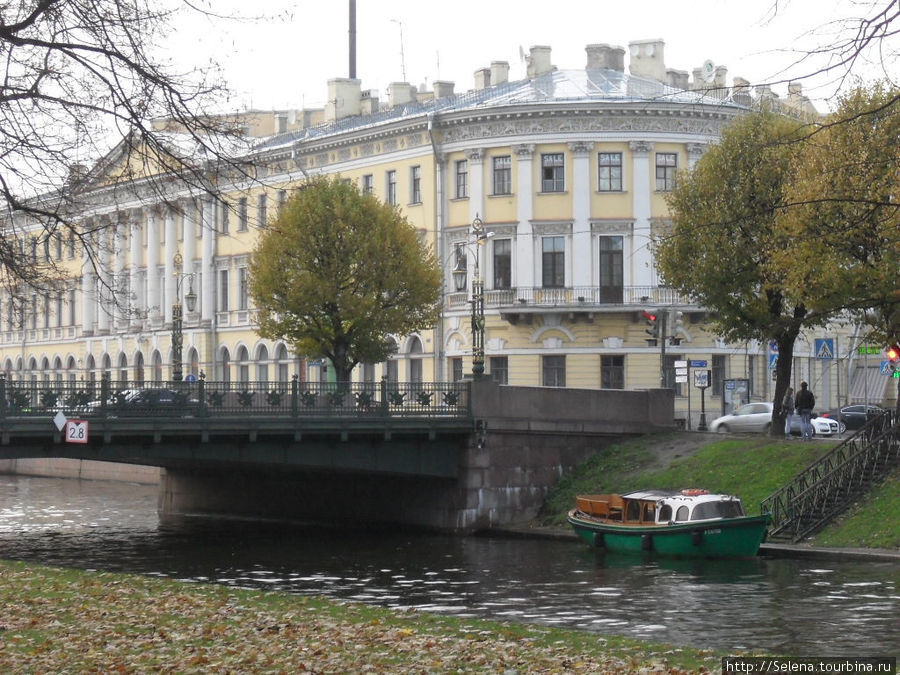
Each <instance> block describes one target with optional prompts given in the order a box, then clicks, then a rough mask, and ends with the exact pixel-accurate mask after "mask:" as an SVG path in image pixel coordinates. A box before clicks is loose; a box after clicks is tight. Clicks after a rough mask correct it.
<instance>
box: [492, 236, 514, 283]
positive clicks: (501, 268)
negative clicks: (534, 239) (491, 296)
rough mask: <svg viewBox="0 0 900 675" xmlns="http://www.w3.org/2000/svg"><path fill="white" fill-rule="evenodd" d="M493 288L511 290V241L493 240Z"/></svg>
mask: <svg viewBox="0 0 900 675" xmlns="http://www.w3.org/2000/svg"><path fill="white" fill-rule="evenodd" d="M493 262H494V288H497V289H509V288H512V240H511V239H495V240H494V261H493Z"/></svg>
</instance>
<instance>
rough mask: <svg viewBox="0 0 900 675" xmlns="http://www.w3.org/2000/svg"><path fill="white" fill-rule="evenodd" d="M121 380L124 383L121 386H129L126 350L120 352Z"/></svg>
mask: <svg viewBox="0 0 900 675" xmlns="http://www.w3.org/2000/svg"><path fill="white" fill-rule="evenodd" d="M119 381H120V382H121V383H122V384H121V385H120V386H121V387H123V388H124V387H126V386H128V357H127V356H125V352H122V353H121V354H119Z"/></svg>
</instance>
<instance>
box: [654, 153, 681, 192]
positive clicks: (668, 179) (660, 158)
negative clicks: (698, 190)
mask: <svg viewBox="0 0 900 675" xmlns="http://www.w3.org/2000/svg"><path fill="white" fill-rule="evenodd" d="M677 169H678V155H677V154H675V153H674V152H657V153H656V189H657V191H659V192H668V191H669V190H672V189H673V188H674V187H675V171H676V170H677Z"/></svg>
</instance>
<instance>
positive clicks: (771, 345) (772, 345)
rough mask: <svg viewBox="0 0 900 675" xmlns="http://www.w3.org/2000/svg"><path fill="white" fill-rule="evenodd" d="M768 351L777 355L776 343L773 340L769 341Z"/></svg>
mask: <svg viewBox="0 0 900 675" xmlns="http://www.w3.org/2000/svg"><path fill="white" fill-rule="evenodd" d="M769 351H770V352H775V353H776V354H777V353H778V343H777V342H775V340H769Z"/></svg>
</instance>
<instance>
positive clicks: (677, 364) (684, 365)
mask: <svg viewBox="0 0 900 675" xmlns="http://www.w3.org/2000/svg"><path fill="white" fill-rule="evenodd" d="M675 367H676V368H687V367H688V362H687V361H676V362H675Z"/></svg>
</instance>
